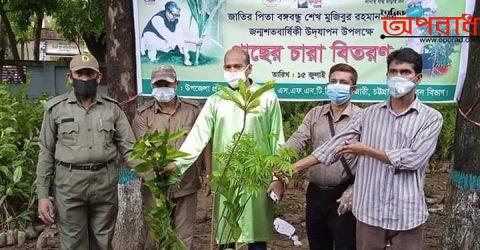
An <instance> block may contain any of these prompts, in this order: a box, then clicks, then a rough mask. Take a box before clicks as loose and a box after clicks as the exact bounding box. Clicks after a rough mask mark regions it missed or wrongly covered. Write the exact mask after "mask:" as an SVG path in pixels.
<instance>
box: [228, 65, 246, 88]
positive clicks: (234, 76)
mask: <svg viewBox="0 0 480 250" xmlns="http://www.w3.org/2000/svg"><path fill="white" fill-rule="evenodd" d="M247 68H248V65H247V66H246V67H245V69H244V70H242V71H235V72H230V71H226V70H225V71H223V78H224V79H225V81H226V82H227V83H228V85H230V87H232V88H233V89H236V88H238V82H239V81H240V80H243V81H247V76H246V75H245V71H247Z"/></svg>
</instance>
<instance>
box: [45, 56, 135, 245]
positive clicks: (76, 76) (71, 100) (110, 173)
mask: <svg viewBox="0 0 480 250" xmlns="http://www.w3.org/2000/svg"><path fill="white" fill-rule="evenodd" d="M68 78H69V81H70V82H72V83H73V91H70V92H69V93H66V94H63V95H60V96H57V97H54V98H52V99H51V100H50V101H48V102H47V104H46V106H45V115H44V119H43V123H42V129H41V131H40V137H39V145H40V153H39V157H38V165H37V180H36V184H37V194H38V213H39V218H40V219H41V220H42V221H43V222H45V223H47V224H51V223H54V222H55V221H56V224H57V226H58V230H59V232H60V242H61V248H62V249H109V248H111V243H110V242H111V239H112V237H113V231H114V228H115V220H116V215H117V207H118V204H117V181H118V175H117V169H116V167H115V166H114V164H113V162H114V158H115V156H116V155H117V151H119V152H120V153H121V154H122V155H123V156H125V155H126V154H127V153H129V152H130V151H132V149H133V144H134V140H135V137H134V135H133V132H132V129H131V127H130V124H129V123H128V120H127V117H126V116H125V113H124V112H123V111H122V109H121V108H120V106H119V104H118V103H117V101H115V100H114V99H111V98H110V97H107V96H105V95H102V94H99V93H97V85H98V83H100V80H101V78H102V74H101V73H100V71H99V67H98V62H97V60H96V59H95V58H94V57H93V56H91V55H78V56H75V57H74V58H73V59H72V61H71V62H70V73H69V74H68ZM52 185H53V186H54V189H53V190H54V191H53V196H54V204H55V208H56V211H55V212H54V208H53V205H52V203H51V201H50V200H49V198H48V197H49V194H50V191H51V188H50V187H51V186H52Z"/></svg>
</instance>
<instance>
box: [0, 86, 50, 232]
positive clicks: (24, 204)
mask: <svg viewBox="0 0 480 250" xmlns="http://www.w3.org/2000/svg"><path fill="white" fill-rule="evenodd" d="M29 87H30V85H29V84H25V85H22V86H21V87H20V89H17V90H15V91H14V90H13V89H10V88H9V87H8V86H7V85H1V84H0V204H1V205H2V206H3V207H7V208H8V209H6V210H4V209H0V221H2V222H3V223H0V231H3V230H5V229H6V228H18V229H23V228H25V227H26V226H27V225H28V224H29V223H30V219H31V215H32V213H33V212H34V211H36V207H35V205H36V203H35V201H36V198H37V197H36V194H35V185H34V181H35V176H36V175H35V170H36V164H37V161H38V160H37V159H38V151H39V146H38V134H39V131H40V127H41V124H42V119H43V112H44V108H43V105H42V102H44V100H45V99H46V98H47V96H43V97H41V98H40V100H28V99H27V98H26V95H25V91H26V90H27V89H28V88H29Z"/></svg>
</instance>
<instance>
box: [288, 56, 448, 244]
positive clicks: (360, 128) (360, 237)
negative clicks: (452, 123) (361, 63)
mask: <svg viewBox="0 0 480 250" xmlns="http://www.w3.org/2000/svg"><path fill="white" fill-rule="evenodd" d="M387 63H388V70H387V79H388V80H387V85H388V88H389V92H390V98H389V99H388V100H386V101H384V102H381V103H379V104H375V105H372V106H370V107H368V108H366V109H364V110H363V111H362V112H361V113H359V115H357V116H355V117H353V118H352V121H351V122H350V124H349V125H348V126H347V128H345V129H344V130H343V131H342V132H341V133H339V134H337V135H336V136H335V137H333V138H332V139H330V140H329V141H327V142H326V143H325V144H323V145H322V146H320V147H318V148H317V149H315V151H314V152H313V153H312V154H311V155H310V156H307V157H305V158H303V159H302V160H300V161H298V162H296V163H295V164H294V166H295V168H296V170H297V171H300V170H302V169H305V168H308V167H309V166H312V165H314V164H318V163H322V164H325V165H330V164H332V163H333V162H336V161H338V160H339V159H340V156H342V155H344V154H346V153H349V154H355V155H357V156H358V160H357V171H356V177H355V184H354V196H353V198H354V199H353V214H354V215H355V217H356V219H357V228H356V235H357V237H356V238H357V249H360V250H367V249H368V250H383V249H386V248H388V247H390V248H391V249H405V250H420V249H422V232H423V225H424V223H425V222H426V220H427V217H428V211H427V205H426V204H425V194H424V192H423V186H424V183H425V169H426V167H427V164H428V160H429V159H430V157H431V156H432V154H433V153H434V151H435V146H436V144H437V140H438V136H439V134H440V130H441V127H442V123H443V118H442V115H441V114H440V113H439V112H438V111H436V110H435V109H433V108H431V107H429V106H427V105H425V104H423V103H421V102H420V100H419V99H418V97H417V96H416V95H415V87H416V86H417V85H418V84H419V83H420V81H421V79H422V57H421V56H420V55H419V54H418V53H417V52H415V51H414V50H413V49H410V48H403V49H399V50H396V51H393V52H392V53H391V54H390V55H389V56H388V58H387Z"/></svg>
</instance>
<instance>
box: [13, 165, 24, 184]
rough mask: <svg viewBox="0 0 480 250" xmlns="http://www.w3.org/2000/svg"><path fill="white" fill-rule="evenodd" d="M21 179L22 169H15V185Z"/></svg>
mask: <svg viewBox="0 0 480 250" xmlns="http://www.w3.org/2000/svg"><path fill="white" fill-rule="evenodd" d="M21 178H22V167H21V166H18V167H17V168H15V172H13V183H14V184H17V183H18V182H19V181H20V179H21Z"/></svg>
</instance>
